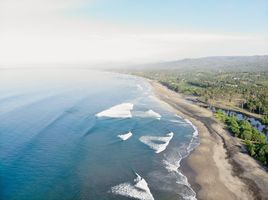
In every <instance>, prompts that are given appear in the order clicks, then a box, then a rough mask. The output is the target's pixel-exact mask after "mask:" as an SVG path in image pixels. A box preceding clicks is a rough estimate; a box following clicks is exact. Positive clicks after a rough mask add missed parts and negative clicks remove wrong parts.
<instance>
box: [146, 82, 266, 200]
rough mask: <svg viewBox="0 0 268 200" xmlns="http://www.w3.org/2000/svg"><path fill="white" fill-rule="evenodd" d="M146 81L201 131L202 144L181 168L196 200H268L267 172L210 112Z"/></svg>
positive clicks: (155, 83) (164, 100)
mask: <svg viewBox="0 0 268 200" xmlns="http://www.w3.org/2000/svg"><path fill="white" fill-rule="evenodd" d="M147 81H149V83H150V84H151V86H152V89H153V92H154V94H155V96H156V97H158V98H159V99H160V100H161V101H163V103H166V104H167V105H168V106H169V107H171V108H172V109H173V111H174V112H175V113H176V114H178V115H180V116H181V117H183V118H187V119H189V120H190V121H191V122H192V123H193V124H194V125H195V126H196V127H197V129H198V132H199V139H200V144H199V146H197V147H196V148H195V149H194V150H193V151H192V152H191V153H190V155H189V156H188V157H187V158H185V159H183V160H182V162H181V167H180V169H181V170H182V172H183V174H184V175H185V176H186V177H187V178H188V181H189V183H190V184H191V186H192V188H193V189H194V190H195V192H196V194H197V199H206V200H209V199H217V200H220V199H224V200H225V199H268V173H267V172H266V171H265V169H264V168H263V167H262V166H260V165H259V164H258V163H257V161H256V160H254V159H253V158H252V157H250V156H249V155H248V154H247V153H246V150H245V148H244V147H243V145H242V144H241V141H240V140H239V139H238V138H235V137H233V136H231V135H230V134H229V132H228V131H226V130H225V129H224V127H223V125H222V124H221V123H220V122H218V121H217V120H216V119H215V118H214V117H213V114H212V112H211V111H209V110H208V109H205V108H202V107H200V106H198V105H195V104H194V103H191V102H189V101H187V99H186V97H185V96H183V95H181V94H179V93H175V92H173V91H171V90H169V89H167V88H166V87H165V86H163V85H161V84H160V83H158V82H156V81H152V80H148V79H147Z"/></svg>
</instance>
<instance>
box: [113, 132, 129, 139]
mask: <svg viewBox="0 0 268 200" xmlns="http://www.w3.org/2000/svg"><path fill="white" fill-rule="evenodd" d="M131 136H132V133H131V132H128V133H126V134H122V135H118V136H117V137H119V138H120V139H121V140H127V139H129V138H130V137H131Z"/></svg>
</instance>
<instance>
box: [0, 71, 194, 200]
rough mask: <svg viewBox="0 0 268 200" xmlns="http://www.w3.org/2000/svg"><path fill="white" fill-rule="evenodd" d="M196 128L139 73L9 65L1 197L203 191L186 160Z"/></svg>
mask: <svg viewBox="0 0 268 200" xmlns="http://www.w3.org/2000/svg"><path fill="white" fill-rule="evenodd" d="M109 109H110V110H109ZM98 113H102V114H100V116H98ZM129 132H131V134H128V135H126V134H127V133H129ZM194 132H195V130H194V128H193V127H192V126H191V124H190V123H188V122H187V121H185V120H183V119H181V118H180V117H178V116H175V115H174V113H172V112H170V111H169V110H167V109H166V108H165V107H164V106H163V105H162V104H161V103H160V102H159V101H158V100H157V99H156V98H155V97H154V96H153V94H152V91H151V87H150V85H149V84H148V83H147V82H146V81H144V80H142V79H141V78H138V77H133V76H129V75H121V74H115V73H108V72H97V71H90V70H82V69H81V70H71V69H69V70H30V69H28V70H26V69H24V70H2V71H1V75H0V138H1V139H0V159H1V163H0V176H1V177H0V188H1V189H0V196H1V199H5V200H9V199H20V200H24V199H25V200H31V199H33V200H37V199H40V200H41V199H44V200H45V199H46V200H47V199H55V200H58V199H96V200H101V199H131V198H134V199H170V200H172V199H195V193H194V191H193V190H192V189H191V187H190V185H189V184H188V182H187V179H186V177H185V176H183V174H181V173H180V171H179V169H178V167H179V162H180V160H181V158H182V157H184V156H187V155H188V153H189V152H190V151H191V150H192V149H193V148H194V147H195V146H196V145H197V144H198V138H197V136H195V137H193V133H194ZM118 135H123V136H125V137H124V138H125V140H122V138H120V137H118Z"/></svg>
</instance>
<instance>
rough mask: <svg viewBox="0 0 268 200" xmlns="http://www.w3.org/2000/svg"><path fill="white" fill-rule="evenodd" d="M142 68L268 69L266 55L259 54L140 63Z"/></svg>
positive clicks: (267, 56)
mask: <svg viewBox="0 0 268 200" xmlns="http://www.w3.org/2000/svg"><path fill="white" fill-rule="evenodd" d="M138 68H140V69H142V68H144V69H159V70H160V69H162V70H164V69H167V70H176V69H178V70H217V71H218V70H223V71H227V70H228V71H229V70H231V71H233V70H234V71H253V70H254V71H256V70H257V71H268V55H261V56H214V57H203V58H187V59H182V60H176V61H170V62H162V63H155V64H148V65H141V66H138Z"/></svg>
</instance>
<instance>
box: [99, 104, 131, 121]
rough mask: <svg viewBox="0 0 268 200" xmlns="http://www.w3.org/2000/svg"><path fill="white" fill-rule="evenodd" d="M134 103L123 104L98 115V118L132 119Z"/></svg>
mask: <svg viewBox="0 0 268 200" xmlns="http://www.w3.org/2000/svg"><path fill="white" fill-rule="evenodd" d="M133 106H134V105H133V104H132V103H122V104H119V105H116V106H113V107H111V108H109V109H107V110H104V111H102V112H100V113H97V114H96V117H109V118H131V117H132V114H131V112H130V111H131V110H132V109H133Z"/></svg>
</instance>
